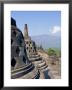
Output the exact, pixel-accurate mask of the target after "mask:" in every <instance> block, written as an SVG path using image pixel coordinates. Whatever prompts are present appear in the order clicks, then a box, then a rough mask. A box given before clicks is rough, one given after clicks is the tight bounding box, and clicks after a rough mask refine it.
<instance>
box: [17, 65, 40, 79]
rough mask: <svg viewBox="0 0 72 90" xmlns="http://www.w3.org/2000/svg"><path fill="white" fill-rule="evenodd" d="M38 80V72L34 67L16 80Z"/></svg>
mask: <svg viewBox="0 0 72 90" xmlns="http://www.w3.org/2000/svg"><path fill="white" fill-rule="evenodd" d="M38 78H39V71H38V70H37V69H36V67H35V68H34V69H33V70H32V71H31V72H29V73H28V74H26V75H24V76H22V77H20V78H18V79H38Z"/></svg>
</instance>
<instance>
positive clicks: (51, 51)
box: [48, 48, 56, 56]
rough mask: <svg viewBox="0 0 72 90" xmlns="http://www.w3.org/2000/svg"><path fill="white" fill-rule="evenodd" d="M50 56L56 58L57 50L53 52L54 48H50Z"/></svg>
mask: <svg viewBox="0 0 72 90" xmlns="http://www.w3.org/2000/svg"><path fill="white" fill-rule="evenodd" d="M48 55H49V56H56V52H55V50H53V49H52V48H49V49H48Z"/></svg>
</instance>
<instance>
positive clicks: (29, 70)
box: [11, 63, 39, 79]
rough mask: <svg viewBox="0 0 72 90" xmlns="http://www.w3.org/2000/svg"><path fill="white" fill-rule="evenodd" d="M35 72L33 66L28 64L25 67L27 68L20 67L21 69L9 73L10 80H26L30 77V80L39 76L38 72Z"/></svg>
mask: <svg viewBox="0 0 72 90" xmlns="http://www.w3.org/2000/svg"><path fill="white" fill-rule="evenodd" d="M35 70H36V69H35V67H34V65H33V64H31V63H29V65H27V66H24V67H21V68H19V69H16V70H13V71H12V72H11V78H12V79H17V78H25V79H28V78H29V77H30V79H32V78H33V77H36V76H37V75H38V74H39V73H38V70H36V71H35ZM35 72H36V73H35ZM30 74H31V75H30ZM38 76H39V75H38ZM38 78H39V77H38Z"/></svg>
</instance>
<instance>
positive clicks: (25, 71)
mask: <svg viewBox="0 0 72 90" xmlns="http://www.w3.org/2000/svg"><path fill="white" fill-rule="evenodd" d="M33 68H34V65H33V64H32V66H30V67H29V68H28V69H25V70H21V71H18V72H15V73H13V74H11V78H12V79H15V78H19V77H21V76H23V75H25V74H27V73H28V72H31V70H33Z"/></svg>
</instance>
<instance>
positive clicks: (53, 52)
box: [45, 48, 61, 57]
mask: <svg viewBox="0 0 72 90" xmlns="http://www.w3.org/2000/svg"><path fill="white" fill-rule="evenodd" d="M45 51H46V52H47V53H48V55H49V56H52V55H53V56H58V57H61V50H60V49H59V48H48V49H47V50H45Z"/></svg>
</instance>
